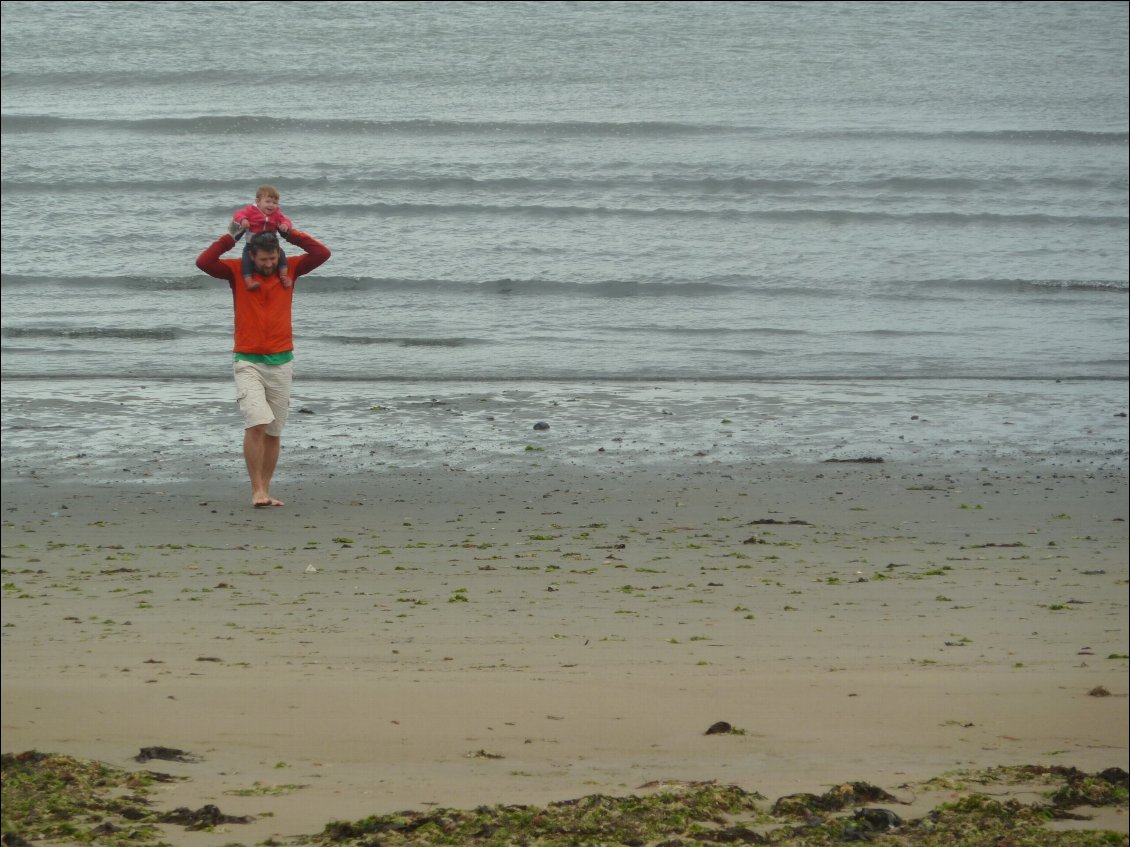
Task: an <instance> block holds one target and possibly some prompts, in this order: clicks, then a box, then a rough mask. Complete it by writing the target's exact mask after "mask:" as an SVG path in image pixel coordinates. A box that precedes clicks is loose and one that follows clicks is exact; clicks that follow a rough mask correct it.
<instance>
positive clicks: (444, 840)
mask: <svg viewBox="0 0 1130 847" xmlns="http://www.w3.org/2000/svg"><path fill="white" fill-rule="evenodd" d="M764 799H765V798H764V797H762V796H761V795H760V794H757V793H755V792H753V793H751V792H748V791H744V790H743V789H741V788H738V787H737V786H733V785H715V784H714V783H690V784H688V785H687V786H685V787H684V788H682V789H681V790H675V791H665V792H662V793H659V794H654V795H649V796H634V795H633V796H628V797H609V796H606V795H603V794H593V795H590V796H587V797H581V798H579V799H576V800H565V801H562V802H558V803H551V804H549V805H548V806H546V807H545V808H538V807H533V806H521V805H510V806H501V805H500V806H480V807H478V808H477V809H474V810H472V811H460V810H455V809H436V810H433V811H430V812H401V813H399V814H395V815H381V816H372V817H368V818H365V819H364V820H360V821H356V822H354V823H346V822H341V821H338V822H334V823H331V824H328V825H327V826H326V828H325V830H324V831H323V832H322V833H321V834H320V835H319V836H316V837H315V839H314V843H317V844H325V845H337V844H344V843H350V844H366V845H369V844H372V845H377V844H380V845H390V847H391V846H392V845H421V846H422V845H429V847H430V845H468V846H469V845H484V847H485V846H486V845H490V846H491V847H502V845H541V846H542V847H557V845H560V846H561V847H565V845H588V844H592V845H596V844H599V845H628V846H629V847H631V845H638V847H643V845H649V844H660V843H662V844H667V845H671V847H675V845H682V844H700V843H745V844H758V843H766V842H764V841H763V840H761V838H762V837H761V836H759V835H757V834H756V833H755V832H753V831H752V830H750V829H749V828H748V827H747V826H744V825H734V824H732V822H731V816H734V815H745V816H757V815H758V812H757V801H758V800H764ZM684 837H685V838H690V839H692V840H690V841H684V840H682V838H684Z"/></svg>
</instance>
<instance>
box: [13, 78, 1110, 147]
mask: <svg viewBox="0 0 1130 847" xmlns="http://www.w3.org/2000/svg"><path fill="white" fill-rule="evenodd" d="M10 79H11V77H10V76H8V77H6V78H5V84H6V85H7V84H9V80H10ZM0 128H2V129H3V131H4V132H51V131H55V130H62V129H76V128H77V129H81V128H88V129H107V130H119V131H126V132H143V133H158V134H160V133H171V134H178V135H184V134H198V135H225V136H226V135H233V134H241V133H248V134H251V133H254V134H263V133H274V132H277V133H293V132H304V133H310V132H319V133H326V134H330V135H335V134H345V135H368V134H378V135H379V134H388V135H423V136H445V135H500V134H519V135H526V136H549V137H571V136H575V137H607V136H621V137H645V138H648V137H664V136H694V135H720V134H741V135H754V136H759V137H763V138H766V139H786V140H799V141H803V140H831V141H853V140H861V141H884V140H891V141H900V142H907V141H911V142H913V141H924V142H937V141H942V142H952V141H959V142H962V141H964V142H988V143H996V144H1025V145H1033V144H1084V145H1119V146H1126V144H1127V141H1128V138H1130V133H1127V132H1125V131H1107V130H1075V129H1048V128H1044V129H1031V128H1029V129H1019V128H1016V129H1007V128H1006V129H995V130H981V129H976V130H974V129H964V130H963V129H955V130H944V131H939V130H925V129H921V130H916V129H887V128H852V127H843V128H834V129H821V130H808V129H795V128H788V127H777V126H756V125H748V124H725V123H705V122H704V123H695V122H686V121H576V120H564V121H476V120H443V119H427V118H416V119H409V120H377V119H365V118H289V117H278V116H275V115H194V116H191V117H160V118H135V119H129V118H78V117H60V116H57V115H43V114H7V115H2V116H0Z"/></svg>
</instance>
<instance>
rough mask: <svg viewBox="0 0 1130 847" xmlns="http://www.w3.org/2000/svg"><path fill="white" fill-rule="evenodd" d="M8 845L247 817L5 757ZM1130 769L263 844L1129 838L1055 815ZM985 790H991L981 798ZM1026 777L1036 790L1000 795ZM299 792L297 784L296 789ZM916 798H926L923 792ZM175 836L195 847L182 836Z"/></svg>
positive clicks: (601, 798)
mask: <svg viewBox="0 0 1130 847" xmlns="http://www.w3.org/2000/svg"><path fill="white" fill-rule="evenodd" d="M2 777H3V841H4V844H25V843H28V842H30V841H36V840H47V841H49V842H52V843H68V844H92V845H100V846H101V847H164V845H165V844H166V843H167V842H165V841H163V840H162V833H161V831H160V830H159V829H158V824H177V825H179V826H183V827H185V828H186V829H210V828H212V827H213V826H215V825H217V824H219V823H239V822H248V820H249V819H246V818H243V819H238V818H231V817H229V816H226V815H223V814H222V813H220V811H219V810H218V809H216V808H215V807H211V806H207V807H204V808H203V809H200V810H197V811H196V812H191V811H190V810H187V809H177V810H175V811H172V812H160V811H157V810H155V809H154V808H153V807H152V804H151V801H150V800H149V798H148V793H149V792H148V788H149V786H151V785H153V784H154V783H156V782H163V781H169V780H173V779H177V778H176V777H169V776H167V775H163V774H158V773H154V772H152V771H136V772H129V771H124V770H120V769H118V768H113V767H110V766H108V765H104V764H101V763H98V762H92V761H88V760H82V759H76V758H73V757H70V756H62V755H53V754H46V753H38V752H34V751H33V752H28V753H21V754H18V755H12V754H5V755H4V756H3V769H2ZM1128 785H1130V777H1128V776H1127V773H1126V771H1124V770H1122V769H1121V768H1109V769H1107V770H1104V771H1102V772H1100V773H1095V774H1088V773H1085V772H1083V771H1080V770H1077V769H1075V768H1071V767H1059V766H1056V767H1045V766H1038V765H1030V766H1020V767H1008V768H989V769H985V770H981V771H961V772H957V773H953V774H947V775H945V776H942V777H937V778H935V779H933V780H928V781H926V782H922V783H915V784H910V785H903V786H899V791H900V793H902V792H907V793H911V792H913V793H917V794H920V795H923V796H929V795H930V793H931V792H932V791H940V792H941V791H944V792H945V794H946V801H945V802H941V803H939V804H938V805H936V806H935V807H934V808H932V809H930V810H929V811H928V812H926V813H925V814H924V815H923V816H922V817H919V818H916V819H906V820H904V819H903V816H902V815H900V814H899V813H897V812H896V811H893V810H892V809H890V808H886V807H888V806H898V805H901V804H902V802H903V801H901V800H900V799H898V797H896V795H894V794H891V793H888V792H886V791H885V790H883V789H881V788H878V787H876V786H873V785H870V784H869V783H865V782H849V783H843V784H841V785H836V786H832V787H831V788H830V789H829V790H827V791H825V792H824V793H823V794H820V795H817V794H794V795H789V796H788V797H784V798H780V799H779V800H777V802H776V803H773V804H770V803H769V802H768V801H767V800H766V798H765V797H763V796H762V795H760V794H758V793H756V792H750V791H746V790H744V789H742V788H739V787H737V786H734V785H720V784H717V783H713V782H686V783H682V782H677V781H676V782H661V783H649V784H648V785H645V786H640V789H641V790H644V789H647V790H649V791H651V792H652V793H646V794H642V795H629V796H622V797H613V796H608V795H603V794H593V795H588V796H585V797H581V798H579V799H576V800H566V801H561V802H557V803H550V804H549V805H547V806H544V807H538V806H527V805H495V806H480V807H478V808H476V809H470V810H459V809H442V808H441V809H432V810H430V811H427V812H418V811H404V812H399V813H395V814H387V815H372V816H369V817H366V818H363V819H360V820H357V821H352V822H347V821H334V822H331V823H329V824H327V825H326V826H325V827H324V828H323V830H322V831H321V832H320V833H317V834H313V835H295V836H291V837H288V838H286V839H285V840H282V841H280V840H276V839H270V840H269V841H267V842H265V843H267V844H271V845H276V846H277V845H284V844H290V845H296V846H297V845H309V846H310V847H441V846H443V845H461V847H596V845H600V847H705V845H717V844H770V845H785V847H791V845H809V847H832V845H840V844H845V843H853V842H868V843H873V844H877V845H891V847H896V846H898V847H959V845H960V847H1119V846H1121V847H1125V845H1127V840H1128V839H1127V835H1126V834H1125V833H1123V832H1112V831H1104V830H1100V829H1086V828H1079V829H1074V830H1071V831H1056V830H1053V829H1051V828H1049V827H1048V824H1049V823H1050V822H1052V821H1056V820H1069V821H1075V822H1079V821H1086V820H1087V818H1086V816H1085V815H1082V814H1078V813H1077V812H1076V811H1073V810H1076V809H1080V808H1081V807H1083V808H1086V807H1091V808H1093V807H1099V806H1108V807H1114V808H1115V809H1117V810H1118V811H1119V812H1120V813H1121V814H1125V813H1126V811H1127V810H1128V804H1127V789H1128ZM986 786H991V787H992V788H993V792H992V793H993V795H994V796H989V793H988V792H986V790H985V788H986ZM1008 786H1011V787H1014V788H1015V787H1019V786H1023V787H1024V789H1025V790H1024V791H1022V792H1017V793H1023V794H1027V795H1030V794H1031V793H1032V791H1033V790H1034V791H1035V792H1036V793H1037V795H1038V796H1040V797H1041V798H1042V799H1041V800H1040V801H1038V802H1035V803H1024V802H1021V801H1020V800H1018V799H1016V797H1007V799H1000V796H1006V795H1007V794H1009V793H1010V792H1009V791H1007V790H1006V791H1000V789H1002V788H1006V787H1008ZM296 787H297V786H296ZM919 802H921V801H919ZM182 843H185V844H189V843H191V842H190V841H183V842H182Z"/></svg>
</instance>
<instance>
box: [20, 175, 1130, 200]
mask: <svg viewBox="0 0 1130 847" xmlns="http://www.w3.org/2000/svg"><path fill="white" fill-rule="evenodd" d="M265 181H267V182H270V183H271V184H273V185H278V186H280V187H282V188H283V189H284V190H292V189H299V188H313V189H320V190H330V191H334V192H339V193H340V192H341V191H343V190H344V191H348V190H351V189H355V190H361V191H389V190H394V189H403V190H406V191H414V192H434V191H462V192H479V193H485V192H547V191H576V190H587V191H607V190H609V189H630V190H634V191H657V190H658V191H664V192H673V193H693V194H699V195H703V194H705V195H719V194H734V195H747V194H749V195H755V196H757V195H797V194H804V193H806V192H807V193H811V192H821V193H826V192H833V193H836V194H843V193H844V192H852V191H861V190H862V191H867V192H874V191H880V192H888V191H889V192H895V193H900V194H914V193H925V194H935V193H943V194H944V193H957V192H962V193H968V192H971V191H980V192H1005V191H1013V190H1016V189H1018V188H1020V189H1045V188H1065V189H1071V190H1078V191H1096V190H1098V191H1125V190H1126V188H1127V183H1126V180H1125V178H1118V179H1116V178H1113V177H1112V176H1111V175H1110V174H1096V175H1094V176H1093V177H1085V176H1080V177H1063V176H1045V177H1037V178H1033V179H1017V178H1015V177H984V178H971V177H968V178H967V177H927V176H901V175H882V176H874V177H867V178H862V179H857V180H818V179H769V178H763V177H751V176H693V177H692V176H680V175H677V174H664V173H652V174H646V175H640V176H615V177H613V176H602V177H583V176H558V177H531V176H495V177H474V176H459V175H454V174H407V175H401V176H398V175H386V176H333V177H330V176H310V177H301V176H299V177H296V176H287V175H282V174H279V175H275V176H271V175H267V176H266V177H265ZM250 188H251V185H250V183H249V182H248V181H247V180H245V179H203V178H182V179H139V180H71V181H61V180H58V179H8V180H5V181H4V182H3V183H0V192H3V193H4V194H59V193H95V194H101V193H105V192H112V193H114V194H122V193H154V194H165V193H185V194H194V193H206V192H212V193H216V192H223V193H230V194H233V195H238V194H240V193H246V192H247V191H249V190H250Z"/></svg>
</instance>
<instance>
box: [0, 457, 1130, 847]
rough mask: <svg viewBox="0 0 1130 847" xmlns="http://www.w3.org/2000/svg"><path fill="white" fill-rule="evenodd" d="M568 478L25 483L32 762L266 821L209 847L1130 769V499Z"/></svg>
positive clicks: (19, 642)
mask: <svg viewBox="0 0 1130 847" xmlns="http://www.w3.org/2000/svg"><path fill="white" fill-rule="evenodd" d="M539 459H540V457H538V456H536V455H534V456H531V458H530V462H529V467H528V468H527V469H526V470H525V471H523V472H520V473H519V472H508V473H500V474H472V473H464V472H458V471H454V470H450V469H431V470H424V469H418V470H412V471H401V472H398V473H396V474H393V473H389V474H387V475H382V476H375V475H369V476H365V477H356V478H353V477H348V476H344V475H341V474H338V475H335V476H330V477H328V478H326V479H321V480H311V479H300V480H293V479H289V480H288V479H287V478H286V477H285V474H282V475H280V483H279V486H278V491H277V494H278V495H279V496H282V497H283V498H284V499H286V500H287V501H288V505H287V506H285V507H283V508H279V509H272V510H253V509H251V508H249V507H248V506H246V505H245V492H244V491H243V489H242V487H241V486H240V484H238V481H232V482H231V483H229V482H227V481H206V482H194V483H181V484H176V485H169V484H165V483H160V484H147V483H145V482H138V483H133V484H120V485H113V486H103V487H83V486H81V485H74V484H71V483H64V482H57V481H36V480H33V479H27V478H25V479H18V480H8V481H6V482H5V483H4V490H3V508H4V533H3V534H4V541H3V556H4V592H3V680H4V685H3V710H4V717H3V750H4V752H19V751H24V750H31V749H37V750H41V751H46V752H55V753H66V754H69V755H74V756H80V757H85V758H91V759H96V760H99V761H103V762H107V763H110V764H114V765H117V766H119V767H127V768H141V767H143V766H142V765H139V764H137V763H135V762H134V759H133V757H135V756H136V755H137V754H138V752H139V750H140V748H143V747H148V746H154V745H163V746H168V747H173V748H178V749H181V750H184V751H187V752H189V753H191V754H192V755H193V756H194V757H197V759H198V760H197V761H194V762H188V763H176V762H157V763H150V764H149V765H148V767H153V765H154V764H157V765H159V766H160V767H158V768H157V769H158V770H161V771H164V772H168V773H173V774H177V775H182V776H188V777H190V780H189V781H185V782H182V783H177V784H171V785H169V786H166V787H163V788H162V789H161V791H162V792H163V793H162V794H161V795H160V798H159V802H160V804H161V805H163V806H164V805H167V806H169V807H173V806H188V807H191V808H197V807H198V806H200V805H202V804H205V803H214V804H216V805H218V806H220V807H221V808H222V809H223V811H224V812H225V813H229V814H234V815H255V816H259V817H257V818H256V820H255V821H254V822H253V823H251V824H248V825H242V826H239V827H234V828H232V827H224V828H221V830H220V831H217V832H212V833H182V834H181V835H179V836H177V843H184V844H194V845H195V844H199V845H213V844H216V845H218V844H224V843H230V842H231V841H232V840H233V839H236V840H238V841H239V842H241V843H258V842H260V841H262V840H263V839H265V838H268V837H276V838H285V837H287V836H292V835H296V834H301V833H314V832H317V831H319V830H320V829H321V828H322V826H323V825H324V824H325V823H326V822H328V821H330V820H332V819H346V820H352V819H357V818H359V817H362V816H365V815H368V814H372V813H378V812H389V811H394V810H398V809H408V808H417V809H419V808H428V807H430V806H431V805H433V804H438V805H443V806H452V807H463V808H465V807H471V806H474V805H477V804H482V803H494V802H510V803H539V804H542V803H546V802H550V801H556V800H563V799H568V798H572V797H578V796H582V795H586V794H593V793H605V794H626V793H631V792H633V791H637V790H638V789H639V788H640V786H643V785H646V784H648V783H651V782H655V781H663V780H718V781H719V782H723V783H733V784H736V785H739V786H742V787H743V788H746V789H748V790H757V791H760V792H762V793H763V794H765V795H766V796H768V797H770V798H772V797H775V796H780V795H784V794H788V793H791V792H797V791H816V792H819V791H822V790H824V788H826V787H827V786H829V785H831V784H834V783H837V782H840V781H844V780H867V781H869V782H871V783H874V784H876V785H880V786H883V787H885V788H887V789H888V790H892V789H894V788H895V787H896V786H899V785H905V784H908V783H911V782H913V781H915V780H922V779H928V778H930V777H933V776H937V775H940V774H943V773H946V772H949V771H953V770H956V769H962V768H977V767H989V766H994V765H1014V764H1048V765H1065V766H1074V767H1078V768H1080V769H1083V770H1086V771H1097V770H1101V769H1104V768H1109V767H1115V766H1117V767H1126V764H1127V749H1128V739H1127V723H1126V714H1127V705H1126V697H1127V668H1128V660H1127V652H1128V646H1127V637H1128V636H1127V634H1128V602H1127V587H1126V586H1127V578H1128V573H1127V556H1126V550H1127V530H1126V502H1127V485H1126V475H1125V473H1124V472H1123V471H1121V470H1103V471H1095V470H1079V471H1071V470H1066V469H1063V468H1059V469H1048V468H1046V467H1042V466H1039V465H1023V464H1021V463H1016V464H1015V465H1014V466H1010V467H1005V468H994V469H981V470H969V471H952V472H947V471H945V470H940V469H927V468H922V467H910V466H900V465H893V464H889V463H874V464H869V463H818V464H817V463H813V464H794V465H786V464H774V465H759V464H753V463H750V464H744V465H737V464H733V463H730V464H724V463H717V462H712V461H710V460H709V459H707V458H703V457H687V458H686V459H685V460H684V461H681V462H679V461H672V462H669V463H666V464H663V465H659V466H656V465H652V466H634V465H631V464H612V463H610V464H609V465H608V466H606V467H604V468H602V467H600V466H599V465H596V466H594V467H590V468H580V467H570V466H561V465H555V464H553V463H551V462H543V461H539ZM284 463H285V462H284ZM1098 688H1104V689H1106V690H1107V691H1109V693H1110V695H1111V696H1103V697H1098V696H1091V694H1090V692H1093V691H1094V690H1096V689H1098ZM717 721H727V722H729V723H730V724H731V725H732V726H733V727H734V728H736V729H738V730H740V731H742V734H727V735H706V734H704V733H705V731H706V729H707V728H708V727H710V726H711V725H712V724H714V723H715V722H717ZM299 786H300V787H299ZM273 788H277V789H278V795H277V796H275V795H274V794H273V793H272V789H273ZM266 813H270V815H269V816H265V815H266ZM1102 825H1103V826H1109V827H1113V828H1116V829H1120V830H1122V831H1125V830H1126V828H1127V823H1126V819H1125V816H1124V815H1123V814H1121V813H1119V812H1117V811H1112V812H1107V813H1106V818H1104V819H1103V820H1102Z"/></svg>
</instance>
